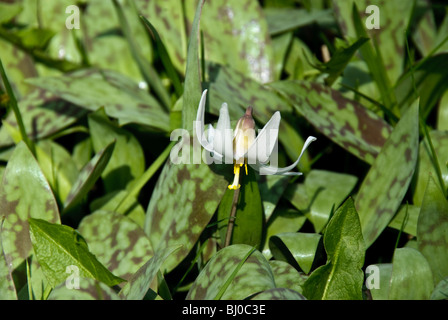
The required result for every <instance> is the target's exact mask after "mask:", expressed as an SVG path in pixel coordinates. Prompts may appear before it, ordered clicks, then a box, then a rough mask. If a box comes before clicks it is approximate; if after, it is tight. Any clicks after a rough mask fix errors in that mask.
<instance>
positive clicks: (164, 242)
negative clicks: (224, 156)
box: [144, 137, 232, 270]
mask: <svg viewBox="0 0 448 320" xmlns="http://www.w3.org/2000/svg"><path fill="white" fill-rule="evenodd" d="M196 144H199V142H196ZM178 145H179V146H180V148H179V149H178V147H179V146H178ZM178 145H175V146H174V147H173V149H172V151H171V154H170V160H168V161H167V162H166V164H165V166H164V168H163V170H162V172H161V174H160V176H159V179H158V181H157V184H156V186H155V189H154V192H153V193H152V195H151V199H150V201H149V205H148V209H147V211H146V220H145V227H144V230H145V232H146V234H147V235H148V236H149V238H150V240H151V244H152V247H153V249H154V250H156V251H158V250H162V249H163V248H166V247H169V246H172V245H179V244H182V245H183V246H182V248H181V249H180V250H178V251H176V252H175V253H174V254H172V255H171V256H170V257H169V258H168V259H167V262H166V265H164V267H165V268H166V269H167V270H172V269H173V268H174V267H175V266H176V265H177V264H178V263H179V262H181V260H182V259H183V258H185V257H186V256H187V254H188V252H189V251H190V250H191V248H193V245H194V244H195V243H196V241H197V240H198V239H199V235H200V234H201V232H202V231H203V230H204V228H205V227H206V226H207V224H208V223H209V221H210V219H211V218H212V216H213V214H214V213H215V210H216V208H217V207H218V204H219V202H220V200H221V198H222V196H223V195H224V191H225V190H226V188H227V186H228V184H229V183H228V180H230V178H228V180H226V179H225V178H224V175H223V172H219V170H223V169H226V168H227V169H228V170H229V171H230V172H228V174H229V175H230V174H231V173H232V168H231V167H228V166H224V165H221V166H220V165H212V166H208V165H206V164H204V163H202V164H197V165H196V164H183V163H177V160H179V158H177V156H178V155H176V149H177V152H179V151H181V152H182V155H183V156H184V155H185V154H188V155H190V153H193V156H192V157H191V158H192V159H193V158H194V157H195V154H196V155H199V156H200V155H201V150H200V149H199V148H190V143H189V138H185V137H184V138H183V139H182V141H180V142H179V143H178ZM196 147H197V146H196ZM193 150H196V151H194V152H193ZM190 151H192V152H190ZM187 159H188V161H191V160H190V157H189V156H188V158H187ZM172 160H173V161H175V162H176V163H177V164H176V163H173V162H172ZM221 167H222V168H221ZM214 171H217V172H218V173H215V172H214Z"/></svg>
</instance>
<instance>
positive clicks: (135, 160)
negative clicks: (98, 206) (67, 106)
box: [88, 109, 145, 192]
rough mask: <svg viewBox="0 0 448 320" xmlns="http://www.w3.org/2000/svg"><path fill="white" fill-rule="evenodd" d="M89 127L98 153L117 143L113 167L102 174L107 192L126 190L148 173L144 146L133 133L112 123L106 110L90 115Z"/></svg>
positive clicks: (111, 158) (113, 154)
mask: <svg viewBox="0 0 448 320" xmlns="http://www.w3.org/2000/svg"><path fill="white" fill-rule="evenodd" d="M88 123H89V130H90V133H91V139H92V145H93V149H94V150H95V152H97V153H98V152H100V150H102V149H103V148H105V147H106V146H107V145H109V144H110V143H111V142H112V141H115V148H114V150H113V152H112V155H111V157H110V160H109V163H108V164H107V165H106V167H105V168H104V171H103V172H102V174H101V177H102V179H103V182H104V187H105V189H106V191H108V192H110V191H114V190H120V189H125V188H126V187H128V185H129V183H130V182H131V181H133V180H135V179H136V178H138V177H140V176H141V175H142V174H143V172H144V171H145V155H144V153H143V148H142V146H141V144H140V142H139V141H138V140H137V138H135V136H134V135H133V134H132V133H131V132H129V131H127V130H126V129H125V128H120V127H118V126H117V125H116V124H114V123H113V122H111V121H110V120H109V119H108V117H107V116H106V114H105V113H104V110H102V109H100V110H98V111H97V112H94V113H91V114H89V116H88Z"/></svg>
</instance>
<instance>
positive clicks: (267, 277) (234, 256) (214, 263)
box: [187, 244, 275, 300]
mask: <svg viewBox="0 0 448 320" xmlns="http://www.w3.org/2000/svg"><path fill="white" fill-rule="evenodd" d="M252 250H253V249H252V248H251V247H250V246H248V245H243V244H238V245H232V246H228V247H226V248H224V249H222V250H220V251H218V253H217V254H215V255H214V256H213V258H212V259H211V260H210V261H209V262H208V263H207V265H206V266H205V268H204V269H202V271H201V273H200V274H199V276H198V277H197V278H196V280H195V282H194V283H193V285H192V287H191V289H190V291H189V292H188V295H187V299H188V300H211V299H215V297H216V296H217V295H218V294H219V293H220V292H221V290H222V288H223V287H224V286H225V285H228V286H227V288H226V290H225V291H224V293H223V295H222V296H221V299H223V300H230V299H231V300H239V299H244V298H247V297H249V296H251V295H252V294H254V293H258V292H260V291H264V290H268V289H273V288H275V281H274V276H273V274H272V270H271V268H270V266H269V263H268V261H267V260H266V259H265V258H264V257H263V255H262V254H261V253H260V252H259V251H253V252H252V254H251V255H250V256H249V257H248V258H247V259H246V260H245V261H243V259H244V258H245V256H246V255H247V254H248V253H249V252H251V251H252ZM240 263H242V265H241V264H240ZM238 267H239V269H238ZM237 269H238V270H237ZM235 270H237V273H236V275H235V274H233V273H234V271H235ZM228 280H231V282H230V284H227V281H228Z"/></svg>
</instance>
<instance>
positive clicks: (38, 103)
mask: <svg viewBox="0 0 448 320" xmlns="http://www.w3.org/2000/svg"><path fill="white" fill-rule="evenodd" d="M18 104H19V109H20V113H21V115H22V119H23V124H24V126H25V129H26V132H27V133H28V134H29V137H30V138H31V139H34V140H36V139H42V138H46V137H48V136H50V135H52V134H55V133H57V132H59V131H60V130H62V129H64V128H66V127H67V126H69V125H71V124H73V123H74V122H75V121H76V120H78V119H79V118H80V117H82V116H83V115H84V114H85V113H86V111H85V110H84V109H82V108H80V107H78V106H75V105H73V104H71V103H70V102H67V101H64V100H62V99H59V98H58V97H56V96H55V95H54V94H52V93H50V92H48V91H45V90H42V89H36V88H33V90H32V91H31V92H30V93H28V94H26V95H25V96H23V97H22V99H21V100H20V101H19V102H18ZM4 122H5V123H7V124H9V125H11V126H12V127H14V128H17V129H18V124H17V121H16V119H15V117H14V114H13V113H9V114H8V115H7V116H6V118H5V120H4ZM12 144H13V141H12V139H11V137H10V136H9V134H8V132H7V130H6V128H5V126H2V127H1V128H0V147H5V146H10V145H12Z"/></svg>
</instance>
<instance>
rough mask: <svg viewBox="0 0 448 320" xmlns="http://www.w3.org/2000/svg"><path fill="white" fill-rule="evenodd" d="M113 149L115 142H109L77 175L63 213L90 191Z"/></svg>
mask: <svg viewBox="0 0 448 320" xmlns="http://www.w3.org/2000/svg"><path fill="white" fill-rule="evenodd" d="M114 147H115V141H113V142H111V143H110V144H109V145H108V146H106V147H105V148H104V149H102V150H100V151H99V152H98V153H97V154H96V155H95V156H94V157H93V158H92V160H90V161H89V162H88V163H87V164H86V165H85V166H84V168H82V169H81V172H80V173H79V175H78V178H77V180H76V181H75V183H74V184H73V187H72V188H71V190H70V193H69V194H68V195H67V198H66V200H65V203H64V212H67V211H69V210H70V208H73V207H74V206H75V205H76V204H78V203H79V202H80V201H81V200H82V199H83V198H84V197H85V196H86V195H87V193H88V192H89V191H90V189H91V188H92V187H93V185H94V184H95V182H96V181H97V180H98V178H99V177H100V176H101V173H102V172H103V171H104V168H105V167H106V166H107V164H108V162H109V159H110V157H111V155H112V152H113V150H114Z"/></svg>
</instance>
